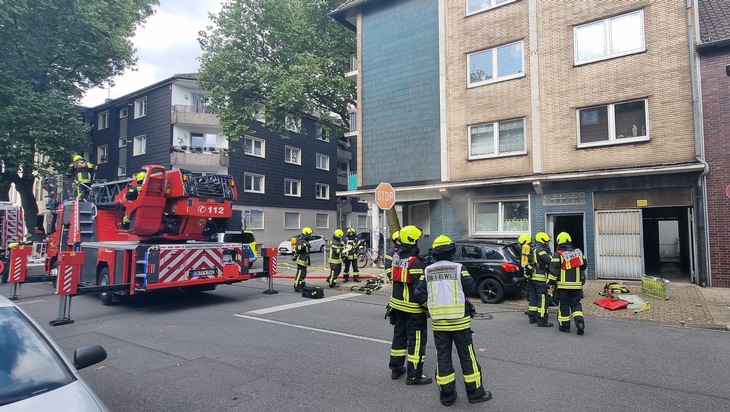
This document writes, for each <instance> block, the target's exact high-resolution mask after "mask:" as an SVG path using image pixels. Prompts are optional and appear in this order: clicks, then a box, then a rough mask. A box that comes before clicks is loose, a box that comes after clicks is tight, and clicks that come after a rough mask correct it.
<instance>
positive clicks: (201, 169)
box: [87, 73, 367, 247]
mask: <svg viewBox="0 0 730 412" xmlns="http://www.w3.org/2000/svg"><path fill="white" fill-rule="evenodd" d="M207 94H208V93H207V92H206V91H205V90H202V89H200V88H199V87H198V83H197V75H196V74H195V73H191V74H179V75H175V76H173V77H170V78H168V79H165V80H162V81H160V82H158V83H155V84H153V85H150V86H147V87H144V88H142V89H140V90H138V91H135V92H133V93H130V94H128V95H126V96H123V97H120V98H118V99H114V100H108V101H106V102H105V103H103V104H101V105H99V106H96V107H93V108H90V109H88V112H87V121H88V122H89V123H90V124H91V125H92V132H91V136H92V144H93V148H92V152H91V156H90V160H91V161H92V162H94V163H96V164H98V165H99V170H98V173H97V174H96V179H97V180H99V181H104V180H105V181H117V180H123V179H127V178H130V177H132V176H134V175H135V174H136V173H137V172H139V171H140V167H141V166H142V165H148V164H154V165H160V166H164V167H166V168H168V169H186V170H189V171H191V172H193V173H198V174H201V175H205V174H214V173H222V174H230V175H232V176H233V177H234V179H235V181H236V184H237V187H238V201H237V202H236V203H235V206H234V207H235V208H236V209H238V210H241V211H243V215H244V219H245V224H246V226H247V228H248V229H251V230H253V231H254V233H255V235H256V239H257V241H258V242H259V243H263V244H264V245H265V246H267V247H277V246H278V245H279V243H280V242H281V241H283V240H286V239H289V238H291V236H293V235H296V234H299V233H301V228H303V227H305V226H310V227H312V228H313V229H314V231H315V233H320V234H322V235H324V236H325V237H327V238H330V237H331V233H332V231H333V230H334V229H335V228H336V227H338V226H340V225H342V224H347V223H349V222H350V221H354V222H357V221H363V222H365V221H366V219H365V217H366V216H367V211H366V207H365V205H362V206H358V205H355V207H354V208H353V206H352V204H354V203H356V202H355V201H354V200H350V199H347V198H343V199H338V198H337V196H336V192H337V190H344V189H346V188H347V173H348V172H349V171H350V169H354V168H355V167H356V165H355V164H354V163H352V162H353V159H352V152H351V151H353V150H355V149H356V146H353V145H348V142H347V141H346V139H345V138H344V132H345V131H344V129H343V130H342V131H341V132H338V133H337V135H338V136H340V137H337V136H330V135H331V133H330V132H328V130H332V127H324V126H323V125H322V124H321V123H320V122H319V121H318V119H317V118H316V117H314V116H308V115H302V117H301V118H300V119H292V122H291V127H290V128H289V130H288V131H287V132H286V136H282V135H280V134H278V133H273V132H271V131H270V130H268V129H267V128H266V124H265V122H264V119H260V120H259V121H257V122H254V124H252V125H250V127H249V132H248V133H247V134H246V135H245V136H240V138H238V139H229V138H228V136H225V135H224V134H223V133H222V129H221V125H220V121H219V119H218V117H217V116H216V115H215V114H213V113H211V112H210V110H209V109H208V107H207V104H208V97H207ZM329 126H332V125H329ZM334 129H335V130H337V127H335V128H334ZM340 140H342V141H341V142H340Z"/></svg>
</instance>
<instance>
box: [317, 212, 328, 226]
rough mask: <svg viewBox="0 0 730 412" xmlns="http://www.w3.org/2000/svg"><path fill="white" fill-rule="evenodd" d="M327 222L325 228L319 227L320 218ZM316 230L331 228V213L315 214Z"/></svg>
mask: <svg viewBox="0 0 730 412" xmlns="http://www.w3.org/2000/svg"><path fill="white" fill-rule="evenodd" d="M323 216H324V218H325V219H326V220H327V223H325V225H324V226H321V225H319V222H318V221H317V219H318V218H320V217H323ZM314 228H315V229H329V228H330V215H329V213H315V214H314Z"/></svg>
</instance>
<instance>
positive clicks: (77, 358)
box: [0, 296, 108, 412]
mask: <svg viewBox="0 0 730 412" xmlns="http://www.w3.org/2000/svg"><path fill="white" fill-rule="evenodd" d="M104 359H106V351H105V350H104V348H102V347H101V346H99V345H92V346H85V347H82V348H79V349H76V351H75V352H74V361H73V363H71V362H70V361H69V360H68V359H67V358H66V356H65V355H64V354H63V352H62V351H61V349H60V348H59V347H58V346H57V345H56V344H55V343H54V342H53V339H51V337H50V336H48V335H47V334H46V333H45V332H44V331H43V329H42V328H41V327H40V326H39V325H38V324H37V323H36V322H35V321H33V320H32V319H31V318H30V317H29V316H28V315H27V314H26V313H25V312H24V311H22V310H21V309H20V308H18V306H16V305H15V304H13V303H12V302H11V301H9V300H8V299H7V298H5V297H4V296H0V411H50V410H53V411H74V412H76V411H78V412H81V411H108V409H107V407H106V406H105V405H104V403H103V402H102V401H101V399H99V397H98V396H97V395H96V394H95V393H94V391H93V390H91V388H90V387H89V386H88V384H87V383H86V382H84V380H83V379H81V376H79V373H78V370H79V369H83V368H85V367H87V366H91V365H94V364H96V363H99V362H101V361H103V360H104Z"/></svg>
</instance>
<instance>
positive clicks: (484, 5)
mask: <svg viewBox="0 0 730 412" xmlns="http://www.w3.org/2000/svg"><path fill="white" fill-rule="evenodd" d="M513 1H515V0H466V14H467V15H469V14H472V13H477V12H480V11H482V10H487V9H491V8H493V7H497V6H500V5H502V4H505V3H512V2H513Z"/></svg>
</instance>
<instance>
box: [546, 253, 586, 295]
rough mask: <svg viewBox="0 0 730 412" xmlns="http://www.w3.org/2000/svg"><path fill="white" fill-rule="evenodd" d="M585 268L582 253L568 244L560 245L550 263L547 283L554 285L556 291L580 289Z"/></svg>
mask: <svg viewBox="0 0 730 412" xmlns="http://www.w3.org/2000/svg"><path fill="white" fill-rule="evenodd" d="M585 268H586V259H585V256H583V252H581V251H580V249H578V248H575V247H573V245H571V244H570V243H561V244H560V245H558V249H557V250H556V251H555V253H553V258H552V259H551V261H550V274H549V275H548V281H550V282H551V283H553V282H554V283H556V284H557V288H558V289H582V288H583V281H584V280H585V274H584V272H583V271H584V270H585Z"/></svg>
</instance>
